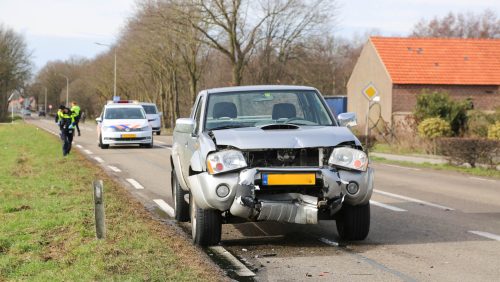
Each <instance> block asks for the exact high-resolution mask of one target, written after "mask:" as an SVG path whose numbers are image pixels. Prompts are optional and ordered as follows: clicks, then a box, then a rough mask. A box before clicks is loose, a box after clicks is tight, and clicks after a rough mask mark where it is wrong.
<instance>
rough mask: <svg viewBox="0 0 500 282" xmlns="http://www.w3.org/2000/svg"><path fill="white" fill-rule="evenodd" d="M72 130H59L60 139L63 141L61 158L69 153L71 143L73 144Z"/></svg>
mask: <svg viewBox="0 0 500 282" xmlns="http://www.w3.org/2000/svg"><path fill="white" fill-rule="evenodd" d="M73 134H74V132H73V129H63V130H61V138H62V140H63V142H64V143H63V148H62V149H63V156H66V155H67V154H69V152H70V151H71V143H72V142H73Z"/></svg>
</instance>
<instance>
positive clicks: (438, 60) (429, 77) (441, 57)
mask: <svg viewBox="0 0 500 282" xmlns="http://www.w3.org/2000/svg"><path fill="white" fill-rule="evenodd" d="M368 85H373V86H374V87H375V88H376V89H377V92H378V95H379V96H380V106H381V107H380V112H381V116H382V118H383V119H384V120H385V121H386V122H388V123H391V124H394V122H395V121H396V120H397V119H398V118H399V117H401V116H405V115H407V114H409V113H411V112H412V111H413V109H414V108H415V105H416V97H417V96H418V94H420V93H421V92H422V90H424V89H426V90H429V91H430V92H433V91H446V92H448V94H449V95H450V96H451V97H452V98H454V99H466V98H471V99H472V101H473V103H474V107H475V109H479V110H485V111H490V110H494V109H495V108H497V107H500V39H445V38H401V37H371V38H370V39H369V40H368V42H367V43H366V44H365V46H364V47H363V50H362V51H361V54H360V56H359V58H358V61H357V63H356V66H355V67H354V70H353V72H352V74H351V77H350V79H349V81H348V83H347V96H348V106H347V107H348V111H350V112H356V114H357V116H358V120H359V123H360V124H364V120H365V118H366V114H365V113H366V109H367V107H368V106H367V104H368V102H367V100H366V98H365V97H364V96H363V95H362V94H361V93H362V91H363V90H364V89H365V88H366V87H367V86H368Z"/></svg>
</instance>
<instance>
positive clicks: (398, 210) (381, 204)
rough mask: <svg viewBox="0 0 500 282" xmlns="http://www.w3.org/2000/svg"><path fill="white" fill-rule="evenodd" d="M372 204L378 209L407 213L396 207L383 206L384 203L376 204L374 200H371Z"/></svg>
mask: <svg viewBox="0 0 500 282" xmlns="http://www.w3.org/2000/svg"><path fill="white" fill-rule="evenodd" d="M370 204H372V205H374V206H377V207H381V208H384V209H388V210H391V211H397V212H405V211H407V210H404V209H401V208H398V207H395V206H391V205H387V204H383V203H380V202H376V201H373V200H370Z"/></svg>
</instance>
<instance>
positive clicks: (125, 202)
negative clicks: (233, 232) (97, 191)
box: [0, 124, 224, 281]
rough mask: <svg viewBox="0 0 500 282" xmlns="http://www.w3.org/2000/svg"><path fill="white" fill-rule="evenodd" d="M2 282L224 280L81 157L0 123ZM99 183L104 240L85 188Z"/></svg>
mask: <svg viewBox="0 0 500 282" xmlns="http://www.w3.org/2000/svg"><path fill="white" fill-rule="evenodd" d="M0 160H1V162H0V223H1V224H0V281H4V280H12V281H18V280H35V281H40V280H41V281H63V280H64V281H95V280H98V281H100V280H113V281H124V280H134V281H135V280H153V281H159V280H162V281H164V280H173V281H193V280H203V281H215V280H224V277H223V276H222V274H221V273H220V272H219V270H218V269H217V268H215V267H214V266H213V265H212V264H211V263H210V262H206V257H205V255H204V254H203V253H202V252H201V251H199V250H198V249H197V248H195V247H193V246H192V244H191V243H190V242H189V241H188V240H186V239H185V238H184V237H182V236H180V235H178V234H177V232H176V231H175V230H173V229H172V228H169V227H168V226H166V225H164V224H160V222H158V221H157V220H154V219H153V218H152V217H151V215H150V214H149V213H148V212H147V211H146V210H145V208H144V207H143V206H142V205H141V204H140V203H138V202H137V201H136V200H134V199H133V198H131V196H130V195H129V194H128V192H127V191H125V190H124V189H123V188H122V187H120V186H119V184H117V183H116V182H114V181H113V180H111V179H109V178H108V177H107V176H106V175H105V173H104V172H102V171H101V170H100V169H99V168H98V167H95V166H94V165H92V164H91V163H90V162H89V161H87V160H86V159H85V158H84V157H83V156H82V155H80V154H78V153H76V152H72V153H71V154H70V155H69V156H68V157H66V158H64V157H62V152H61V143H60V142H59V141H58V140H57V139H56V138H55V137H54V136H51V135H49V134H48V133H46V132H44V131H42V130H38V129H37V128H35V127H33V126H29V125H26V124H15V125H0ZM94 179H103V180H104V185H105V186H104V187H105V206H106V225H107V238H106V240H96V239H95V226H94V215H93V213H94V211H93V199H92V188H91V183H92V181H93V180H94Z"/></svg>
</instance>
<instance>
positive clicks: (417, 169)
mask: <svg viewBox="0 0 500 282" xmlns="http://www.w3.org/2000/svg"><path fill="white" fill-rule="evenodd" d="M381 165H385V166H390V167H397V168H402V169H409V170H416V171H419V170H420V168H414V167H405V166H399V165H391V164H381Z"/></svg>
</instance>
